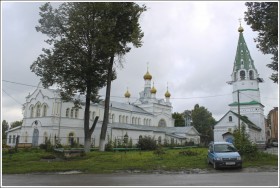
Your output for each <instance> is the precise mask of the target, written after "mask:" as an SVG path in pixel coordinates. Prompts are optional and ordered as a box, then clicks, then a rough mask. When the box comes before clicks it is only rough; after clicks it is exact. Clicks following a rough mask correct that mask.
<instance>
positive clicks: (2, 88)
mask: <svg viewBox="0 0 280 188" xmlns="http://www.w3.org/2000/svg"><path fill="white" fill-rule="evenodd" d="M2 91H4V93H6V95H8V96H9V97H11V98H12V99H13V100H14V101H16V103H18V104H19V105H21V106H22V104H21V103H20V102H18V101H17V100H16V99H15V98H14V97H12V96H11V95H10V94H9V93H7V92H6V91H5V90H4V89H3V88H2Z"/></svg>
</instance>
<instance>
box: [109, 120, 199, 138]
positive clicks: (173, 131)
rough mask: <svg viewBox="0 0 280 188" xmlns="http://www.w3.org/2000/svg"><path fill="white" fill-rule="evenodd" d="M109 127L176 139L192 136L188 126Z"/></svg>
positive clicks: (119, 124)
mask: <svg viewBox="0 0 280 188" xmlns="http://www.w3.org/2000/svg"><path fill="white" fill-rule="evenodd" d="M110 126H111V128H115V129H128V130H139V131H153V132H163V133H165V134H166V135H169V136H172V137H176V138H186V137H187V135H192V134H188V132H189V131H190V130H191V129H192V128H194V127H192V126H188V127H154V126H147V125H132V124H122V123H113V124H110ZM194 129H195V128H194ZM195 130H196V129H195ZM196 132H197V131H196ZM197 133H198V132H197ZM198 135H199V133H198Z"/></svg>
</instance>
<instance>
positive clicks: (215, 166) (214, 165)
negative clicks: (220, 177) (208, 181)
mask: <svg viewBox="0 0 280 188" xmlns="http://www.w3.org/2000/svg"><path fill="white" fill-rule="evenodd" d="M213 167H214V169H216V170H217V169H218V166H217V164H216V162H214V163H213Z"/></svg>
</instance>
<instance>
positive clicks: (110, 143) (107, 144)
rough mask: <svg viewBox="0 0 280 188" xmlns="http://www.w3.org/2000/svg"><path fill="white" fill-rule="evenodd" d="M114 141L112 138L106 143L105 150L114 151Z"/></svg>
mask: <svg viewBox="0 0 280 188" xmlns="http://www.w3.org/2000/svg"><path fill="white" fill-rule="evenodd" d="M113 146H114V143H113V141H112V140H110V141H109V142H108V143H106V144H105V151H113Z"/></svg>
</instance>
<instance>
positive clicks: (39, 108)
mask: <svg viewBox="0 0 280 188" xmlns="http://www.w3.org/2000/svg"><path fill="white" fill-rule="evenodd" d="M40 116H41V106H40V104H37V105H36V117H40Z"/></svg>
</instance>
